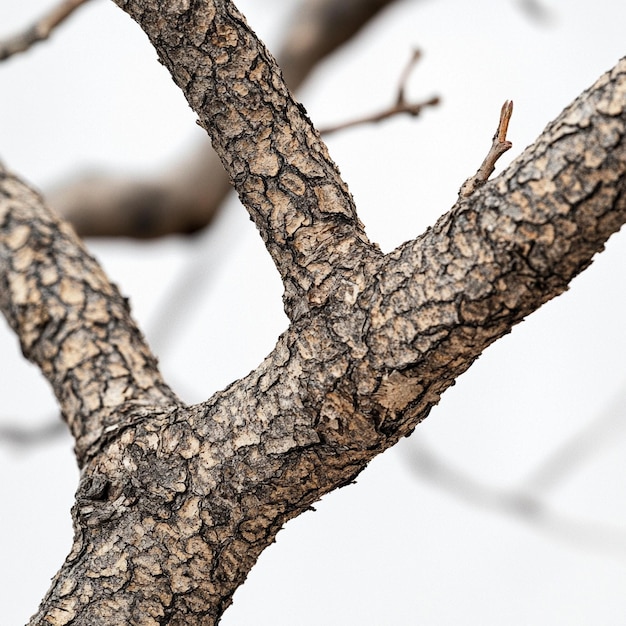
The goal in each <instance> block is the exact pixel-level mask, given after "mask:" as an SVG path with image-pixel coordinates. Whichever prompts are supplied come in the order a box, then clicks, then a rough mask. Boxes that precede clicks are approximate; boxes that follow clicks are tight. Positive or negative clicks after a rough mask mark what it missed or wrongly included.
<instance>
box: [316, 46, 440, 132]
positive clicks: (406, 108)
mask: <svg viewBox="0 0 626 626" xmlns="http://www.w3.org/2000/svg"><path fill="white" fill-rule="evenodd" d="M420 58H421V52H420V51H419V50H414V51H413V54H412V55H411V58H410V59H409V62H408V63H407V65H406V67H405V68H404V70H403V72H402V75H401V77H400V84H399V86H398V95H397V96H396V101H395V103H394V104H393V105H392V106H390V107H388V108H386V109H383V110H382V111H378V112H377V113H372V114H370V115H365V116H364V117H359V118H356V119H353V120H349V121H347V122H343V123H339V124H334V125H332V126H324V127H322V128H320V129H319V132H320V134H321V135H330V134H331V133H335V132H337V131H339V130H346V129H347V128H354V127H355V126H362V125H364V124H377V123H378V122H382V121H384V120H387V119H389V118H390V117H395V116H396V115H410V116H411V117H417V116H418V115H419V114H420V113H421V112H422V109H424V108H426V107H429V106H435V105H437V104H439V102H440V99H439V97H437V96H434V97H431V98H428V100H423V101H421V102H407V100H406V84H407V82H408V80H409V77H410V75H411V71H412V70H413V67H414V66H415V64H416V63H417V61H418V60H419V59H420Z"/></svg>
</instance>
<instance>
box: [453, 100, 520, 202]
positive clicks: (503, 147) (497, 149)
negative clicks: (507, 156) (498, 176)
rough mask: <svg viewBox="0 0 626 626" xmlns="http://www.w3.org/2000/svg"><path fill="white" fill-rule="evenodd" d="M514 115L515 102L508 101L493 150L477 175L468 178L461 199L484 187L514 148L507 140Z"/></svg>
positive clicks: (503, 107) (463, 186)
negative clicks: (498, 163)
mask: <svg viewBox="0 0 626 626" xmlns="http://www.w3.org/2000/svg"><path fill="white" fill-rule="evenodd" d="M512 114H513V101H512V100H506V101H505V102H504V104H503V105H502V108H501V109H500V121H499V122H498V128H497V130H496V134H495V135H494V136H493V140H492V143H491V148H489V152H488V153H487V156H486V157H485V159H484V161H483V162H482V163H481V165H480V167H479V168H478V171H477V172H476V174H474V176H470V178H468V179H467V180H466V181H465V182H464V183H463V184H462V185H461V189H460V190H459V198H467V197H468V196H471V195H472V194H473V193H474V192H475V191H476V189H478V188H479V187H482V185H484V184H485V183H486V182H487V180H488V179H489V177H490V176H491V174H493V171H494V169H495V168H496V163H497V161H498V159H499V158H500V157H501V156H502V155H503V154H504V153H505V152H506V151H507V150H510V149H511V147H512V146H513V144H512V143H511V142H510V141H509V140H508V139H507V138H506V134H507V132H508V130H509V122H510V121H511V115H512Z"/></svg>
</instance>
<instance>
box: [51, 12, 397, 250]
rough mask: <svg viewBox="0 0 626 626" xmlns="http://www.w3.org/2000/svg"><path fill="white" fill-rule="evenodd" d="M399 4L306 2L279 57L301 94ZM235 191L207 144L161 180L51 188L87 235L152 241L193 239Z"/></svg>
mask: <svg viewBox="0 0 626 626" xmlns="http://www.w3.org/2000/svg"><path fill="white" fill-rule="evenodd" d="M394 2H396V0H344V1H343V2H336V0H304V1H303V2H302V3H301V4H300V5H299V7H298V10H297V11H296V12H295V13H294V16H293V19H292V21H291V23H290V25H289V27H288V31H287V34H286V37H285V40H284V42H283V44H282V46H281V48H280V49H279V51H278V53H277V58H278V61H279V65H280V67H281V69H282V72H283V77H284V79H285V82H286V83H287V85H288V87H289V88H290V89H291V90H295V89H298V87H299V86H300V85H301V84H302V83H303V82H304V80H305V79H306V78H307V76H308V75H309V74H310V73H311V71H312V70H313V69H314V68H315V67H316V66H317V65H318V64H319V63H320V62H321V61H322V60H323V59H325V58H326V57H327V56H328V55H330V54H332V53H333V52H334V51H335V50H337V49H338V48H340V47H341V46H342V45H344V44H345V43H346V42H347V41H350V40H351V39H352V38H353V37H354V36H355V35H356V34H357V33H358V32H360V31H361V30H362V29H363V28H364V27H365V26H366V25H367V24H368V23H369V22H370V21H371V20H372V19H374V18H375V17H376V16H377V15H378V14H379V13H380V12H381V11H382V10H383V9H385V8H386V7H388V6H390V5H392V4H394ZM231 189H232V187H231V185H230V183H229V181H228V176H226V174H225V173H224V168H223V167H222V163H221V161H220V159H219V157H218V156H217V155H216V154H215V152H214V151H213V150H212V148H211V145H210V142H209V141H206V143H202V144H201V145H199V146H198V147H197V148H196V149H195V150H194V151H193V152H192V153H191V154H189V155H187V156H186V157H185V158H184V159H183V160H182V161H181V163H179V164H177V165H176V166H175V167H170V168H169V169H168V171H167V172H163V173H160V174H159V175H158V176H155V177H151V178H146V179H144V180H138V179H137V178H136V177H132V176H111V175H106V174H105V175H90V176H85V177H83V178H80V179H78V180H74V181H72V182H68V183H66V184H64V185H61V186H59V187H58V188H57V189H55V190H51V191H50V193H49V194H47V195H48V201H49V203H50V205H51V206H52V207H53V208H54V209H55V210H56V211H57V212H58V213H59V214H60V215H62V216H63V217H64V218H65V219H67V220H68V221H69V222H70V223H71V224H72V225H73V226H74V228H75V229H76V231H77V232H78V234H79V235H81V236H83V237H134V238H140V239H144V238H153V237H162V236H164V235H169V234H174V233H180V234H188V233H194V232H197V231H198V230H201V229H202V228H204V227H206V226H207V225H208V224H210V223H211V221H212V220H213V218H214V216H215V215H216V214H217V212H218V211H219V209H220V207H221V206H222V203H223V202H224V200H225V198H226V197H227V195H228V193H229V192H230V190H231Z"/></svg>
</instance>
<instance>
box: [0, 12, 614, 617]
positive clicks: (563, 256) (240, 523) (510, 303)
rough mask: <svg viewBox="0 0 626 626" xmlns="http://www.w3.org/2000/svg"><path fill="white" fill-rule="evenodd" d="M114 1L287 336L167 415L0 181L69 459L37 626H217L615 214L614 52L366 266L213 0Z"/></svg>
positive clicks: (74, 271) (309, 156)
mask: <svg viewBox="0 0 626 626" xmlns="http://www.w3.org/2000/svg"><path fill="white" fill-rule="evenodd" d="M118 4H119V5H120V6H121V7H122V8H124V9H125V10H126V11H127V12H128V13H130V14H131V15H132V17H134V18H135V19H136V20H137V21H138V22H139V24H140V25H141V27H142V28H143V29H144V30H145V32H146V33H147V34H148V36H149V37H150V39H151V41H152V42H153V44H154V45H155V47H156V49H157V51H158V54H159V56H160V58H161V60H162V61H163V63H165V65H166V66H167V67H168V69H169V70H170V72H171V73H172V76H173V78H174V80H175V81H176V83H177V84H179V85H180V87H181V88H182V89H183V91H184V92H185V95H186V96H187V98H188V100H189V102H190V104H191V106H192V107H193V108H194V110H195V111H196V113H197V114H198V117H199V120H200V122H201V124H202V125H203V126H204V127H205V128H206V129H207V131H208V132H209V134H210V136H211V139H212V141H213V144H214V145H215V147H216V149H217V151H218V153H219V155H220V157H221V158H222V159H223V162H224V166H225V168H226V170H227V171H228V173H229V175H230V178H231V180H232V181H233V184H234V186H235V188H236V190H237V191H238V193H239V195H240V197H241V199H242V202H243V203H244V205H245V207H246V208H247V210H248V211H249V212H250V215H251V216H252V218H253V219H254V221H255V223H256V224H257V227H258V229H259V231H260V233H261V236H262V237H263V240H264V241H265V244H266V247H267V249H268V252H269V253H270V255H271V256H272V258H273V260H274V262H275V264H276V266H277V268H278V270H279V272H280V274H281V277H282V279H283V282H284V285H285V306H286V310H287V313H288V315H289V317H290V320H291V325H290V327H289V329H288V330H287V331H286V332H285V333H284V334H283V335H282V336H281V337H280V338H279V339H278V342H277V344H276V347H275V348H274V350H273V351H272V353H271V354H270V355H269V356H268V357H267V358H266V359H265V361H264V362H263V363H262V364H261V365H260V366H259V367H258V368H257V369H256V370H255V371H253V372H252V373H250V374H249V375H248V376H247V377H246V378H244V379H242V380H240V381H237V382H235V383H233V384H232V385H231V386H230V387H228V388H227V389H226V390H224V391H222V392H220V393H218V394H216V395H215V396H213V397H212V398H211V399H210V400H208V401H207V402H204V403H201V404H199V405H196V406H193V407H186V406H183V405H182V404H181V403H180V402H179V401H178V400H177V399H176V398H175V397H174V395H173V394H172V392H171V391H170V390H169V389H168V388H167V387H166V386H165V384H164V383H163V382H162V381H161V378H160V376H159V374H158V371H157V369H156V363H155V361H154V359H153V358H152V357H151V356H150V354H149V351H148V348H147V347H146V346H145V344H144V342H143V339H142V338H141V335H140V334H139V331H138V330H137V329H136V328H135V326H134V324H133V323H132V320H131V319H130V317H129V315H128V311H127V309H126V307H125V305H124V302H123V300H122V299H120V297H119V295H118V294H117V292H116V291H115V289H114V288H113V287H111V286H110V285H109V284H108V283H107V282H106V280H105V279H104V277H103V275H102V273H101V271H100V270H99V269H98V268H97V266H96V265H95V263H94V262H93V260H92V259H91V258H89V256H88V255H87V253H86V252H85V251H84V250H83V248H82V247H81V245H80V243H78V241H77V240H76V238H75V237H74V236H73V234H72V232H71V231H70V230H69V229H67V228H66V227H65V226H63V225H62V224H60V223H59V222H57V221H56V220H55V219H54V218H52V217H50V214H49V213H48V212H47V210H46V209H45V208H44V207H43V206H42V204H41V201H40V198H39V197H38V196H37V195H36V194H34V193H33V192H31V191H30V190H29V189H28V188H26V187H25V186H24V185H23V184H22V183H20V182H19V181H18V180H17V179H16V178H15V177H14V176H12V175H11V174H9V173H8V172H6V171H4V172H3V174H2V177H1V179H0V227H1V230H0V281H1V283H0V285H1V287H2V296H1V298H0V306H1V308H2V310H3V312H4V314H5V315H6V316H7V318H8V320H9V322H10V323H11V325H12V326H13V328H14V329H15V330H16V332H17V333H18V334H19V335H20V338H21V340H22V345H23V347H24V351H25V354H26V356H27V357H29V358H31V359H32V360H35V361H36V362H37V363H38V364H39V365H40V367H41V368H42V370H43V371H44V374H45V375H46V376H47V377H48V379H49V380H50V382H51V384H52V386H53V389H54V391H55V393H56V394H57V397H58V398H59V401H60V403H61V404H62V406H63V410H64V415H65V417H66V419H67V420H68V422H69V423H70V425H71V427H72V432H73V433H74V435H75V437H76V438H77V455H78V461H79V463H80V464H81V466H82V475H81V481H80V485H79V488H78V492H77V499H76V505H75V506H74V508H73V519H74V525H75V540H74V545H73V548H72V551H71V554H70V555H69V556H68V558H67V561H66V562H65V564H64V565H63V567H62V569H61V570H60V572H59V573H58V574H57V576H56V577H55V579H54V581H53V584H52V587H51V589H50V591H49V592H48V594H47V596H46V597H45V598H44V601H43V602H42V604H41V606H40V608H39V611H38V613H37V614H36V615H35V616H34V617H33V618H32V620H31V624H56V625H61V624H73V625H79V624H80V625H90V626H94V625H98V624H102V625H105V624H106V625H111V624H130V623H132V624H140V625H142V626H143V625H155V624H178V625H182V624H190V623H193V624H204V625H208V624H215V623H217V622H218V621H219V618H220V616H221V614H222V613H223V611H224V610H225V609H226V607H227V606H228V605H229V603H230V601H231V597H232V594H233V593H234V591H235V590H236V588H237V587H238V586H239V585H241V584H242V583H243V581H244V580H245V577H246V575H247V573H248V571H249V570H250V568H251V567H252V565H253V564H254V562H255V561H256V559H257V557H258V555H259V554H260V552H261V551H262V550H263V549H264V548H265V547H267V546H268V545H269V544H270V543H271V542H272V541H273V539H274V537H275V535H276V533H277V532H278V531H279V530H280V528H281V527H282V525H283V524H284V523H285V522H287V521H288V520H289V519H290V518H292V517H294V516H296V515H298V514H299V513H301V512H302V511H304V510H306V509H307V508H308V507H310V506H311V504H312V503H313V502H315V501H316V500H317V499H319V498H320V497H321V496H322V495H323V494H324V493H327V492H328V491H330V490H332V489H335V488H337V487H339V486H341V485H345V484H347V483H349V482H351V481H352V480H353V479H354V477H355V476H356V475H357V474H358V473H359V472H360V471H361V470H362V469H363V468H364V467H365V465H366V464H367V463H368V461H369V460H370V459H372V458H373V457H374V456H375V455H377V454H379V453H380V452H382V451H383V450H385V449H386V448H388V447H389V446H391V445H393V444H394V443H395V442H396V441H397V440H398V439H399V438H400V437H402V436H405V435H408V434H409V433H410V432H412V430H413V429H414V428H415V426H416V425H417V424H418V423H419V422H420V421H421V420H423V419H424V418H425V417H426V416H427V415H428V413H429V411H430V409H431V408H432V407H433V406H434V405H435V404H436V403H437V401H438V400H439V397H440V395H441V393H443V391H445V390H446V389H447V388H448V387H449V386H450V385H452V384H453V383H454V380H455V379H456V377H458V376H459V375H460V374H461V373H463V372H464V371H465V370H466V369H467V368H468V367H469V366H470V365H471V364H472V362H473V361H474V360H475V359H476V358H477V357H478V356H479V355H480V353H481V352H482V351H483V350H484V349H485V348H486V347H487V346H488V345H489V344H491V343H492V342H493V341H495V340H496V339H498V338H499V337H501V336H503V335H504V334H506V333H508V332H509V331H510V330H511V328H512V326H513V325H514V324H516V323H517V322H519V321H520V320H521V319H523V318H524V317H525V316H526V315H528V314H529V313H531V312H532V311H534V310H535V309H537V308H538V307H539V306H541V304H543V303H544V302H546V301H547V300H549V299H550V298H553V297H555V296H557V295H559V294H560V293H562V292H563V291H564V290H565V289H566V288H567V285H568V283H569V281H570V280H571V279H572V278H573V277H574V276H575V275H576V274H578V273H579V272H580V271H582V270H583V269H584V268H585V267H587V266H588V265H589V264H590V262H591V260H592V257H593V255H594V254H595V253H597V252H598V251H600V250H602V248H603V245H604V243H605V242H606V240H607V239H608V237H609V236H610V235H611V234H612V233H613V232H615V231H616V230H618V229H619V228H620V226H621V224H623V222H624V221H625V220H626V196H625V190H626V128H625V126H626V60H623V61H621V62H620V63H618V64H617V65H616V66H615V68H613V69H612V70H611V71H610V72H608V73H607V74H605V75H604V76H602V77H601V78H600V79H599V80H598V81H597V83H596V84H595V85H594V86H593V87H592V88H591V89H590V90H589V91H587V92H585V93H584V94H582V95H581V96H580V98H578V99H577V100H576V101H575V102H574V103H573V104H572V105H571V106H570V107H569V108H568V109H566V110H565V111H564V112H563V113H562V114H561V115H560V116H559V118H558V119H557V120H556V121H555V122H553V123H552V124H550V125H549V126H548V127H547V128H546V130H545V131H544V133H543V134H542V135H541V136H540V137H539V139H538V140H537V142H536V143H535V144H534V145H532V146H531V147H530V148H528V149H527V150H526V151H525V152H524V153H523V154H522V155H521V156H520V157H519V158H518V159H517V160H516V161H515V162H514V163H513V164H512V165H511V166H510V167H509V168H508V169H507V171H506V172H504V173H503V174H502V175H501V176H499V177H498V178H496V179H495V180H493V181H491V182H488V183H487V184H485V185H484V186H483V187H481V188H480V189H479V190H477V191H476V192H475V193H474V194H472V195H471V196H469V197H467V198H463V199H461V200H460V201H459V202H458V203H457V204H456V205H455V206H454V207H453V208H452V209H451V210H450V211H449V212H448V213H446V214H445V215H443V216H442V217H441V218H440V219H439V220H438V222H437V223H436V224H435V225H434V226H433V227H432V228H429V229H428V230H427V231H426V232H425V233H424V234H423V235H421V236H420V237H418V238H417V239H415V240H412V241H409V242H407V243H405V244H404V245H402V246H400V247H399V248H398V249H396V250H395V251H393V252H392V253H390V254H388V255H383V254H381V253H380V251H379V250H378V249H377V247H376V246H375V245H373V244H371V243H370V242H369V241H368V240H367V237H366V236H365V233H364V230H363V227H362V225H361V223H360V222H359V221H358V218H357V215H356V211H355V208H354V205H353V203H352V199H351V197H350V195H349V193H348V191H347V189H346V187H345V184H344V183H343V182H342V180H341V178H340V176H339V173H338V172H337V169H336V167H335V166H334V164H333V163H332V161H331V160H330V158H329V156H328V154H327V152H326V149H325V147H324V145H323V143H322V142H321V140H320V138H319V136H318V134H317V133H316V131H315V129H314V128H313V126H312V125H311V123H310V121H309V119H308V118H307V116H306V113H305V112H304V111H303V109H302V107H300V106H299V105H298V104H297V103H296V102H294V101H293V99H292V98H291V96H290V95H289V93H288V91H287V90H286V88H285V86H284V83H283V81H282V78H281V74H280V72H279V70H278V68H277V66H276V65H275V63H274V61H273V59H272V58H271V56H270V55H269V54H268V53H267V51H266V50H265V48H264V47H263V45H262V44H261V43H260V42H258V41H257V39H256V38H255V36H254V34H253V33H252V32H251V30H250V29H249V27H248V26H247V24H246V22H245V20H244V19H243V17H242V16H241V15H240V14H239V12H238V11H237V10H236V8H235V7H234V6H233V5H232V4H231V3H230V2H228V1H227V0H211V1H208V2H203V3H195V4H194V3H188V2H173V1H172V2H167V3H165V2H162V1H157V0H118ZM104 398H106V401H105V400H104Z"/></svg>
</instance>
